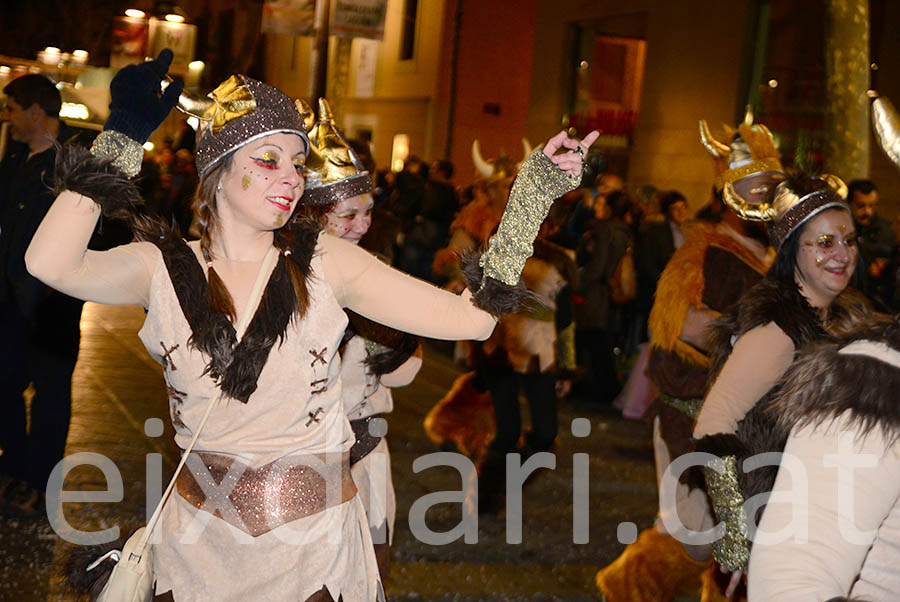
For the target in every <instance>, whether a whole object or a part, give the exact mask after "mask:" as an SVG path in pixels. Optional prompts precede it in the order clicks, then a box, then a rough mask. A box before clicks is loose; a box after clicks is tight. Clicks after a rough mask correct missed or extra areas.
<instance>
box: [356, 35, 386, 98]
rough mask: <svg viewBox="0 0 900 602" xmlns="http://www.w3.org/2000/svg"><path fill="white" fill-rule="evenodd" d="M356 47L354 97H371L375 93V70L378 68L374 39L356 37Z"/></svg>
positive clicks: (377, 44)
mask: <svg viewBox="0 0 900 602" xmlns="http://www.w3.org/2000/svg"><path fill="white" fill-rule="evenodd" d="M354 46H355V47H356V54H357V60H356V89H355V92H356V97H357V98H371V97H372V96H374V95H375V71H376V70H377V68H378V46H380V44H379V43H378V42H376V41H375V40H366V39H358V40H356V41H355V42H354Z"/></svg>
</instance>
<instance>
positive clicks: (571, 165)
mask: <svg viewBox="0 0 900 602" xmlns="http://www.w3.org/2000/svg"><path fill="white" fill-rule="evenodd" d="M599 137H600V132H598V131H597V130H594V131H593V132H591V133H590V134H588V135H587V136H585V137H584V139H583V140H579V139H577V138H569V135H568V134H567V133H566V131H565V130H563V131H561V132H560V133H558V134H557V135H555V136H554V137H553V138H550V140H548V141H547V142H546V143H545V144H544V154H545V155H547V157H548V158H549V159H550V160H551V161H553V163H554V164H555V165H556V166H557V167H558V168H559V169H560V170H562V171H564V172H566V175H569V176H572V177H578V176H580V175H581V170H582V169H583V168H584V159H585V157H587V154H588V149H590V148H591V145H592V144H593V143H594V142H595V141H596V140H597V138H599ZM560 150H562V151H563V152H559V153H557V151H560Z"/></svg>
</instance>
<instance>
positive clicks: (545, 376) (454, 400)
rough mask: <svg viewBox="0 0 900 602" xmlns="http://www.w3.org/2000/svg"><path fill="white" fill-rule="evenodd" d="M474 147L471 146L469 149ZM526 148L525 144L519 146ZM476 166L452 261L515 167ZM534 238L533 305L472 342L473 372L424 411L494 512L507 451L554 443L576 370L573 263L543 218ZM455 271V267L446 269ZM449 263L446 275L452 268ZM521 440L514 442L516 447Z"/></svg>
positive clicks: (527, 280) (479, 227) (431, 429)
mask: <svg viewBox="0 0 900 602" xmlns="http://www.w3.org/2000/svg"><path fill="white" fill-rule="evenodd" d="M476 148H477V147H476ZM526 148H527V147H526ZM473 159H475V160H476V165H480V168H479V169H480V170H481V171H482V173H484V172H486V171H488V170H487V169H486V168H485V167H484V166H485V165H490V166H493V168H494V171H493V172H490V177H489V178H488V179H487V181H486V189H487V191H488V196H487V197H486V198H485V200H488V199H490V201H493V202H488V203H484V202H483V201H482V200H476V201H473V202H472V203H469V204H468V205H466V206H465V207H464V208H463V209H462V210H461V211H460V213H459V216H458V217H457V219H456V220H455V221H454V225H455V226H456V230H455V231H454V233H453V236H452V238H451V245H454V244H455V245H459V246H454V247H449V248H448V249H447V250H445V251H449V250H450V249H451V248H452V249H453V257H455V261H454V263H459V262H460V254H463V253H465V252H466V251H468V252H471V251H472V250H473V249H474V248H477V245H478V243H477V242H476V241H479V240H484V239H487V238H488V237H489V236H490V232H491V230H490V229H491V227H492V225H493V226H496V223H497V220H496V219H494V220H491V219H490V216H491V214H492V212H493V211H496V212H497V213H498V214H500V213H502V211H503V201H502V199H501V197H500V195H501V194H502V191H504V190H505V189H506V187H507V186H508V181H509V179H510V178H511V177H512V176H513V173H511V172H510V171H509V170H510V169H514V167H515V166H511V162H508V161H507V160H506V159H505V158H504V157H501V158H500V159H498V160H496V161H493V162H487V161H484V160H483V159H481V156H480V153H477V152H475V151H474V150H473ZM544 226H545V227H543V228H542V230H541V235H540V236H539V237H538V240H536V241H535V243H534V255H533V256H532V257H530V258H529V259H528V261H527V262H526V264H525V268H524V270H523V273H522V282H523V284H524V285H525V287H526V288H527V289H528V290H529V291H530V292H531V293H533V295H534V298H535V301H536V302H535V303H534V304H532V305H531V306H530V307H528V308H525V309H523V310H522V311H519V312H517V313H514V314H509V315H505V316H502V317H501V318H500V322H499V324H498V327H497V328H496V329H495V330H494V333H493V334H492V335H491V337H490V338H489V339H488V340H487V341H486V342H484V343H483V344H475V345H472V347H473V349H472V350H471V354H472V357H471V364H472V365H473V367H474V368H475V370H474V371H473V372H470V373H467V374H463V375H462V376H460V377H459V378H458V379H457V380H456V382H455V383H454V385H453V387H452V388H451V390H450V391H449V392H448V394H447V395H446V396H444V398H443V399H441V400H440V401H439V402H438V403H437V404H436V405H435V406H434V407H433V408H432V410H431V411H430V412H429V413H428V415H427V416H426V418H425V430H426V433H427V434H428V436H429V437H430V438H431V440H432V441H434V442H435V443H436V444H438V445H443V446H446V445H448V444H449V443H451V442H452V443H453V444H455V445H456V447H457V449H458V450H459V451H461V452H462V453H464V454H466V455H468V456H470V457H471V458H472V459H473V460H475V461H476V463H477V465H478V474H479V483H480V487H479V492H478V509H479V511H480V512H482V513H490V514H493V513H496V512H498V511H499V510H500V509H501V508H502V506H503V502H504V500H505V495H506V457H507V454H509V453H514V452H517V451H519V452H521V453H522V454H523V455H525V456H526V457H527V456H530V455H532V454H534V453H537V452H542V451H547V450H549V449H551V447H552V446H553V444H554V442H555V440H556V435H557V430H558V424H557V409H556V397H557V390H558V389H562V388H565V387H567V386H568V385H569V384H570V382H569V379H570V378H571V375H572V374H573V373H574V370H575V354H574V336H573V335H574V322H573V319H572V318H573V310H572V302H571V287H572V285H573V284H574V281H575V273H576V266H575V262H574V261H573V259H572V258H571V257H570V256H569V254H568V253H567V252H566V250H565V249H563V248H562V247H560V246H559V245H556V244H554V243H552V242H550V241H548V240H547V237H546V233H547V232H549V231H550V227H549V224H548V223H547V222H545V224H544ZM453 269H455V270H459V269H460V268H459V267H456V268H453ZM453 269H451V270H450V272H449V273H452V271H453ZM520 390H521V391H522V392H523V393H524V395H525V397H526V399H527V400H528V406H529V412H530V414H531V425H532V426H531V429H530V430H529V431H528V432H526V433H525V436H524V437H521V435H522V417H521V412H520V408H519V391H520ZM520 439H521V445H520Z"/></svg>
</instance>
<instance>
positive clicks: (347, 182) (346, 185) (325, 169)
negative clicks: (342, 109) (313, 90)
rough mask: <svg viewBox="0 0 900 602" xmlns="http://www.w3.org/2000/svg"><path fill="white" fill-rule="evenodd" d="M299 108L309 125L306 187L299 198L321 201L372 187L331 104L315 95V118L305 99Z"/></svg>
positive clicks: (334, 201) (311, 202) (333, 200)
mask: <svg viewBox="0 0 900 602" xmlns="http://www.w3.org/2000/svg"><path fill="white" fill-rule="evenodd" d="M300 112H301V114H302V115H303V118H304V122H305V123H306V125H307V127H308V128H309V141H310V152H309V156H308V157H307V158H306V174H307V175H306V191H305V192H304V193H303V202H305V203H310V204H315V205H321V204H328V203H337V202H339V201H342V200H344V199H348V198H351V197H354V196H358V195H361V194H365V193H367V192H371V191H372V178H371V176H370V175H369V172H368V171H366V168H365V167H364V166H363V164H362V161H361V160H360V159H359V157H358V156H357V154H356V152H355V151H354V150H353V149H352V148H351V147H350V145H349V144H348V143H347V141H346V139H344V136H343V134H341V131H340V130H339V129H338V127H337V124H336V123H335V121H334V115H333V114H332V112H331V106H330V105H329V104H328V101H327V100H326V99H324V98H320V99H319V119H318V121H316V122H315V123H314V124H313V119H314V118H315V115H314V113H313V112H312V109H311V108H310V107H309V105H307V104H306V103H301V104H300Z"/></svg>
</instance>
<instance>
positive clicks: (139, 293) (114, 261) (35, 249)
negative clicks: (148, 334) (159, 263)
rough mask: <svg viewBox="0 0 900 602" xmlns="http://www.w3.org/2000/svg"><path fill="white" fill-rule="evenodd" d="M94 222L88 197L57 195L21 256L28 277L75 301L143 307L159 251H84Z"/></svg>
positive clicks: (133, 247) (140, 246) (137, 247)
mask: <svg viewBox="0 0 900 602" xmlns="http://www.w3.org/2000/svg"><path fill="white" fill-rule="evenodd" d="M99 217H100V206H99V205H98V204H97V203H95V202H94V201H92V200H91V199H89V198H88V197H85V196H82V195H80V194H78V193H76V192H71V191H65V192H63V193H61V194H60V195H59V197H57V199H56V201H55V202H54V203H53V206H52V207H50V210H49V211H48V212H47V215H46V217H45V218H44V220H43V221H42V222H41V225H40V227H38V230H37V232H36V233H35V235H34V238H32V240H31V244H30V245H29V247H28V251H27V252H26V253H25V265H26V266H27V267H28V271H29V272H30V273H31V274H32V275H33V276H34V277H35V278H38V279H39V280H41V281H43V282H44V283H45V284H47V285H48V286H51V287H53V288H55V289H57V290H59V291H62V292H63V293H65V294H67V295H69V296H72V297H75V298H78V299H84V300H85V301H96V302H98V303H108V304H111V305H122V304H128V303H137V304H140V305H143V306H144V307H147V304H148V302H149V292H150V280H151V277H152V276H153V266H154V262H155V260H156V258H157V256H158V254H159V251H157V249H156V248H155V247H154V246H153V245H152V244H151V243H147V242H139V243H131V244H128V245H123V246H121V247H115V248H114V249H110V250H108V251H89V250H88V248H87V245H88V241H89V240H90V238H91V233H92V232H93V231H94V226H95V225H96V223H97V219H98V218H99Z"/></svg>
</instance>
